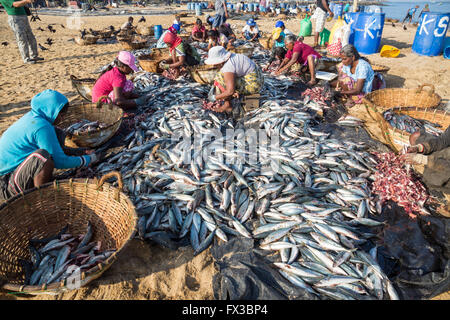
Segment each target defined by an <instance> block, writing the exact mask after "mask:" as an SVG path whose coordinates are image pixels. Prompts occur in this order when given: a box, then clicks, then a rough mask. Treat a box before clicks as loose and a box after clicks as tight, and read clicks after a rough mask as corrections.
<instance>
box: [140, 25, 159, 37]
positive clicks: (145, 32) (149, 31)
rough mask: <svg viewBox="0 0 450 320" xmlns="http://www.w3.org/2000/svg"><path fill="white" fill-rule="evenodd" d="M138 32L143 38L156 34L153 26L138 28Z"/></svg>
mask: <svg viewBox="0 0 450 320" xmlns="http://www.w3.org/2000/svg"><path fill="white" fill-rule="evenodd" d="M136 32H137V33H138V34H140V35H142V36H153V35H154V34H155V30H154V28H153V26H138V27H136Z"/></svg>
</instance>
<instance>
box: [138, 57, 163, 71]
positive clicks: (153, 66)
mask: <svg viewBox="0 0 450 320" xmlns="http://www.w3.org/2000/svg"><path fill="white" fill-rule="evenodd" d="M163 60H164V58H162V57H161V56H160V55H159V54H155V53H152V54H149V55H143V56H140V57H139V58H138V61H139V65H140V66H141V67H142V69H144V70H145V71H147V72H153V73H161V72H163V70H161V68H160V67H159V64H160V62H161V61H163Z"/></svg>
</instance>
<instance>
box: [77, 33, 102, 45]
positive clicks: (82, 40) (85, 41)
mask: <svg viewBox="0 0 450 320" xmlns="http://www.w3.org/2000/svg"><path fill="white" fill-rule="evenodd" d="M98 39H100V37H99V36H94V35H91V34H87V35H85V36H83V37H82V36H77V37H75V43H76V44H79V45H80V46H86V45H90V44H96V43H97V40H98Z"/></svg>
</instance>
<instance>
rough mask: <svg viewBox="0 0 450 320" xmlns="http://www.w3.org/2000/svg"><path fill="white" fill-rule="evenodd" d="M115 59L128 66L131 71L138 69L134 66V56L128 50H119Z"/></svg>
mask: <svg viewBox="0 0 450 320" xmlns="http://www.w3.org/2000/svg"><path fill="white" fill-rule="evenodd" d="M117 59H118V60H119V61H120V62H122V63H124V64H126V65H127V66H129V67H130V68H131V69H132V70H133V71H138V70H139V69H138V67H136V58H135V57H134V55H133V54H132V53H131V52H128V51H120V52H119V56H118V57H117Z"/></svg>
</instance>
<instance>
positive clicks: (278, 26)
mask: <svg viewBox="0 0 450 320" xmlns="http://www.w3.org/2000/svg"><path fill="white" fill-rule="evenodd" d="M283 27H284V22H283V21H281V20H280V21H277V23H276V24H275V28H283Z"/></svg>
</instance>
